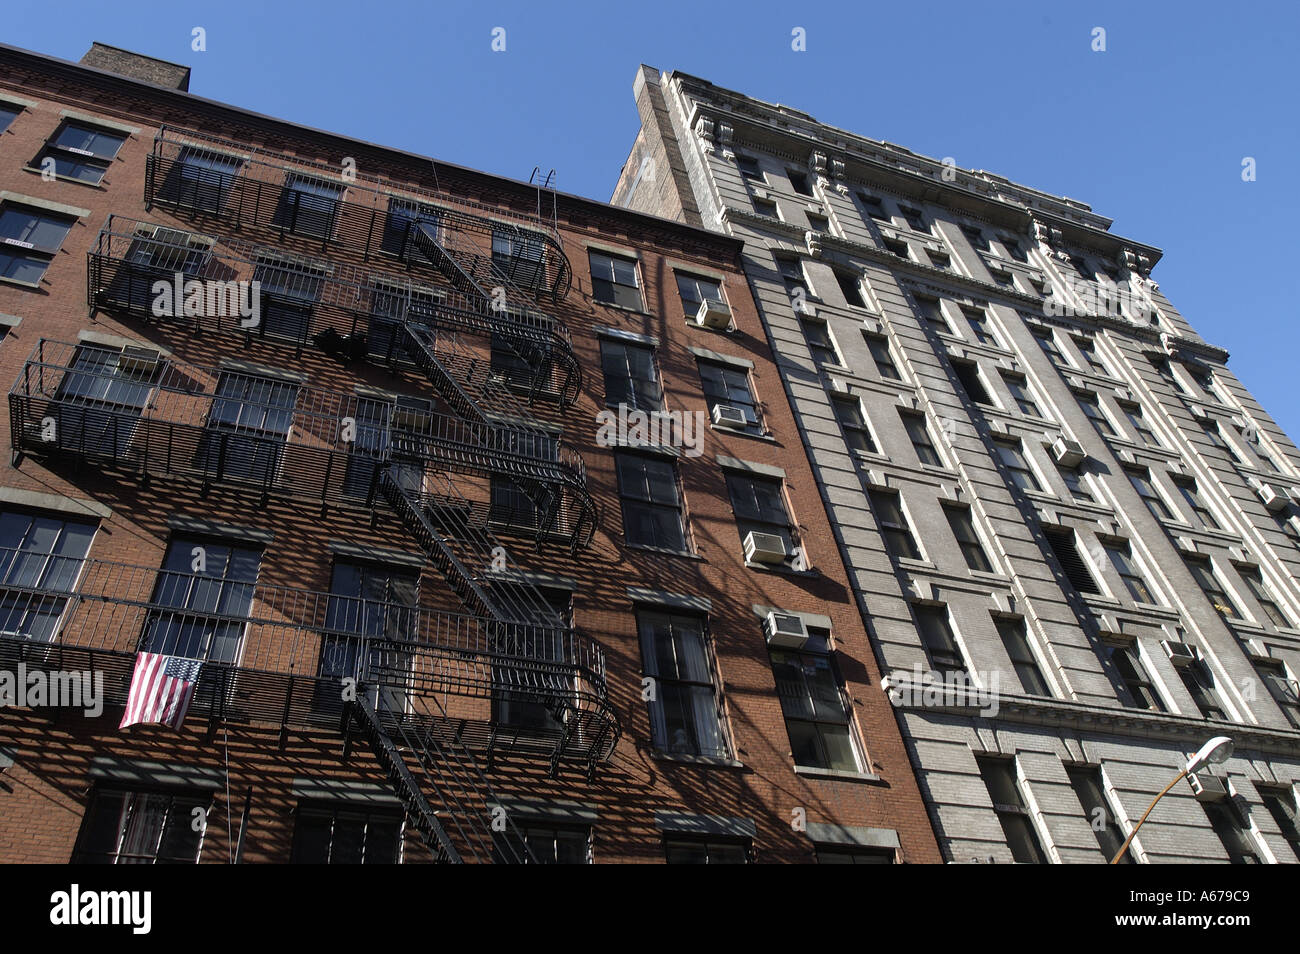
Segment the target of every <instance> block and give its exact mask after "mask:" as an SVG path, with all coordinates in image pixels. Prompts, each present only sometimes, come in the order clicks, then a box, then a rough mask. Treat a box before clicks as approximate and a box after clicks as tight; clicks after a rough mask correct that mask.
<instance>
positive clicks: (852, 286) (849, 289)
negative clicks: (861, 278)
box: [835, 268, 867, 308]
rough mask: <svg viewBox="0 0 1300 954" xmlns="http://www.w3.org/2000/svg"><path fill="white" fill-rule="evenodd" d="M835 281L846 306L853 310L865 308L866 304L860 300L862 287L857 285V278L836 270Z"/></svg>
mask: <svg viewBox="0 0 1300 954" xmlns="http://www.w3.org/2000/svg"><path fill="white" fill-rule="evenodd" d="M835 280H836V281H837V282H839V285H840V291H841V292H842V293H843V294H844V300H845V301H846V302H848V304H850V305H852V306H853V307H854V308H866V307H867V303H866V302H865V301H864V300H863V298H862V286H861V285H860V284H859V283H858V276H856V275H850V274H849V273H848V272H842V271H840V270H839V269H838V268H837V269H836V270H835Z"/></svg>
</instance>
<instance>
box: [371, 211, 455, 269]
mask: <svg viewBox="0 0 1300 954" xmlns="http://www.w3.org/2000/svg"><path fill="white" fill-rule="evenodd" d="M441 221H442V210H440V209H438V208H436V207H434V206H432V205H428V204H426V203H424V202H417V201H415V200H414V199H399V198H397V197H396V196H394V197H393V198H391V199H389V200H388V215H387V217H386V218H385V219H384V235H383V238H381V239H380V243H379V248H380V250H381V251H385V252H388V253H389V254H391V255H401V256H406V255H409V254H411V252H412V251H413V250H415V249H419V250H420V253H421V255H422V256H424V257H426V258H427V257H428V256H427V255H424V251H423V248H422V247H421V244H413V243H412V236H413V234H414V233H415V231H416V230H417V229H423V230H424V232H425V237H426V238H428V237H432V238H433V239H435V240H436V239H437V238H438V235H439V226H440V223H441ZM423 244H425V245H427V242H426V243H423Z"/></svg>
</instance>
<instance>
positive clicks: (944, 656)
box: [912, 603, 966, 675]
mask: <svg viewBox="0 0 1300 954" xmlns="http://www.w3.org/2000/svg"><path fill="white" fill-rule="evenodd" d="M912 615H913V616H914V617H915V619H916V628H917V631H918V632H919V633H920V634H921V642H922V643H923V644H924V645H925V652H926V655H927V656H928V657H929V660H930V668H931V669H932V670H934V671H935V672H937V673H941V674H942V673H950V672H952V673H961V674H962V675H965V674H966V660H965V657H963V656H962V653H961V648H960V647H959V646H958V645H957V637H956V636H954V635H953V632H952V626H951V625H950V624H949V622H948V607H947V606H936V605H932V604H929V603H913V604H912Z"/></svg>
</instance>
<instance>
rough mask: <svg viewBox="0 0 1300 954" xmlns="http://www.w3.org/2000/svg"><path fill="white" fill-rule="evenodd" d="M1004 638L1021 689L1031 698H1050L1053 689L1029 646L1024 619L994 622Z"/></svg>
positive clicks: (998, 618) (1005, 647)
mask: <svg viewBox="0 0 1300 954" xmlns="http://www.w3.org/2000/svg"><path fill="white" fill-rule="evenodd" d="M993 622H994V624H996V626H997V628H998V635H999V636H1001V637H1002V646H1003V648H1004V649H1006V651H1007V657H1008V658H1009V659H1010V660H1011V665H1012V666H1013V667H1014V668H1015V670H1016V676H1018V677H1019V679H1020V688H1022V689H1023V690H1024V691H1025V692H1027V693H1029V695H1031V696H1050V695H1051V694H1052V691H1051V689H1049V688H1048V687H1047V680H1046V679H1044V678H1043V671H1042V670H1041V669H1039V668H1038V660H1037V659H1036V658H1035V656H1034V651H1033V649H1032V648H1031V647H1030V645H1029V634H1028V633H1027V632H1026V630H1025V621H1024V620H1023V619H1009V618H1007V617H1005V616H998V617H995V618H994V620H993Z"/></svg>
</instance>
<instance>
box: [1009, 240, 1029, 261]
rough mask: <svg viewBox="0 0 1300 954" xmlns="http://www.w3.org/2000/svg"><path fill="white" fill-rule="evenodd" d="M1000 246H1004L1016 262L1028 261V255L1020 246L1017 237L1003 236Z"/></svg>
mask: <svg viewBox="0 0 1300 954" xmlns="http://www.w3.org/2000/svg"><path fill="white" fill-rule="evenodd" d="M1002 247H1003V248H1005V249H1006V250H1007V254H1008V255H1009V256H1011V257H1012V258H1014V259H1015V260H1016V261H1017V262H1027V261H1029V256H1028V255H1026V254H1025V250H1024V248H1022V247H1021V245H1020V242H1019V241H1018V240H1017V239H1013V238H1007V237H1005V236H1004V237H1003V239H1002Z"/></svg>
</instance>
